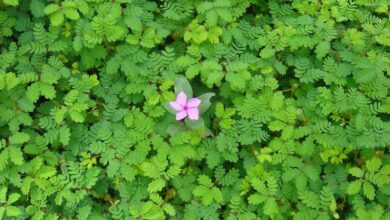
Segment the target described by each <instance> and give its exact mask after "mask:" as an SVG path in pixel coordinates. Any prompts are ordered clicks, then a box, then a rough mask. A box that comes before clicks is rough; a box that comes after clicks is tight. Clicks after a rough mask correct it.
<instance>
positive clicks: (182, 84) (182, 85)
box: [175, 75, 193, 99]
mask: <svg viewBox="0 0 390 220" xmlns="http://www.w3.org/2000/svg"><path fill="white" fill-rule="evenodd" d="M180 92H184V93H185V94H186V95H187V99H190V98H192V96H193V94H192V88H191V84H190V82H188V80H187V79H186V78H185V77H184V76H181V75H179V76H178V77H177V78H176V80H175V94H176V95H178V94H179V93H180Z"/></svg>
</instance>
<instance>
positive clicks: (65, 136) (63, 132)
mask: <svg viewBox="0 0 390 220" xmlns="http://www.w3.org/2000/svg"><path fill="white" fill-rule="evenodd" d="M59 130H60V141H61V143H62V144H63V145H68V144H69V140H70V129H69V128H68V127H66V126H65V127H61V128H60V129H59Z"/></svg>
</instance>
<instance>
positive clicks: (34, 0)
mask: <svg viewBox="0 0 390 220" xmlns="http://www.w3.org/2000/svg"><path fill="white" fill-rule="evenodd" d="M30 9H31V13H32V14H33V15H34V17H36V18H41V17H43V16H45V13H44V9H45V3H43V2H42V1H40V0H31V2H30Z"/></svg>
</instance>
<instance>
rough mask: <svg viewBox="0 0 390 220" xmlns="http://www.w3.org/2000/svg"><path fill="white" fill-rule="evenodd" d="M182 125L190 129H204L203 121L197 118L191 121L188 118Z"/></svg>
mask: <svg viewBox="0 0 390 220" xmlns="http://www.w3.org/2000/svg"><path fill="white" fill-rule="evenodd" d="M184 123H185V124H186V125H187V126H188V127H189V128H191V129H203V128H204V127H205V125H204V120H203V119H202V118H199V119H198V120H191V119H189V118H188V117H187V118H186V119H185V120H184Z"/></svg>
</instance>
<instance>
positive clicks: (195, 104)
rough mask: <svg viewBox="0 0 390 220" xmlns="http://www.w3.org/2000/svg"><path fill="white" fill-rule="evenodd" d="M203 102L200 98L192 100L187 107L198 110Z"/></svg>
mask: <svg viewBox="0 0 390 220" xmlns="http://www.w3.org/2000/svg"><path fill="white" fill-rule="evenodd" d="M200 102H201V100H200V99H198V98H192V99H190V100H188V103H187V106H188V108H196V107H198V106H199V105H200Z"/></svg>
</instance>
